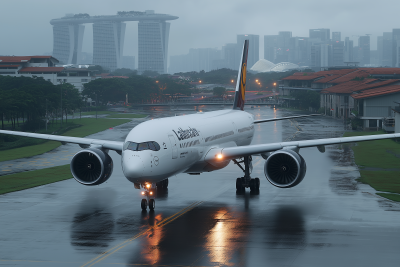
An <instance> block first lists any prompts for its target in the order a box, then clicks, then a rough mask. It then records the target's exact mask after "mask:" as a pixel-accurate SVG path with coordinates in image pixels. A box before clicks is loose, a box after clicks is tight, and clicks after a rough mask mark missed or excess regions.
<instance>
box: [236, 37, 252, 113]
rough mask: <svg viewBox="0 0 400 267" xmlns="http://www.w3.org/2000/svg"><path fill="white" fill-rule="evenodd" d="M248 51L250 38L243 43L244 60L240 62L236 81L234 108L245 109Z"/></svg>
mask: <svg viewBox="0 0 400 267" xmlns="http://www.w3.org/2000/svg"><path fill="white" fill-rule="evenodd" d="M248 51H249V40H245V41H244V45H243V52H242V61H241V62H240V66H239V73H238V78H237V81H236V92H235V99H234V101H233V109H241V110H243V108H244V98H245V93H246V70H247V53H248Z"/></svg>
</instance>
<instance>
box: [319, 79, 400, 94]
mask: <svg viewBox="0 0 400 267" xmlns="http://www.w3.org/2000/svg"><path fill="white" fill-rule="evenodd" d="M399 82H400V80H395V79H391V80H385V81H378V80H377V79H365V80H363V81H348V82H345V83H341V84H338V85H335V86H332V87H329V88H326V89H323V90H322V91H321V93H323V94H329V93H331V94H332V93H333V94H351V93H353V92H361V91H364V90H368V89H373V88H378V87H384V86H388V85H391V84H394V83H399Z"/></svg>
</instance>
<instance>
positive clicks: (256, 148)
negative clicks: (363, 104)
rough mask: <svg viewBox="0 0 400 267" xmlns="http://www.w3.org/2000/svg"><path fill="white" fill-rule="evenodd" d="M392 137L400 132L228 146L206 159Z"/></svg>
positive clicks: (208, 155)
mask: <svg viewBox="0 0 400 267" xmlns="http://www.w3.org/2000/svg"><path fill="white" fill-rule="evenodd" d="M392 138H400V133H396V134H379V135H366V136H354V137H339V138H327V139H316V140H305V141H292V142H282V143H272V144H261V145H250V146H239V147H228V148H213V149H211V150H210V151H209V152H208V154H207V155H206V157H205V160H206V161H211V160H227V159H233V158H240V157H244V156H250V155H255V154H263V153H267V152H273V151H276V150H279V149H283V148H285V147H298V148H306V147H318V146H325V145H335V144H345V143H353V142H364V141H373V140H381V139H392ZM217 156H218V157H217Z"/></svg>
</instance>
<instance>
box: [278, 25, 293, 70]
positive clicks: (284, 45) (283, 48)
mask: <svg viewBox="0 0 400 267" xmlns="http://www.w3.org/2000/svg"><path fill="white" fill-rule="evenodd" d="M290 38H292V32H290V31H281V32H279V33H278V47H277V49H276V63H280V62H289V52H290Z"/></svg>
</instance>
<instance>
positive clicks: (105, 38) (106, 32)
mask: <svg viewBox="0 0 400 267" xmlns="http://www.w3.org/2000/svg"><path fill="white" fill-rule="evenodd" d="M125 27H126V24H125V23H122V22H113V21H99V22H96V23H93V64H95V65H100V66H102V67H103V68H105V69H108V70H111V71H114V70H116V69H120V68H122V55H123V51H124V39H125Z"/></svg>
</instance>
